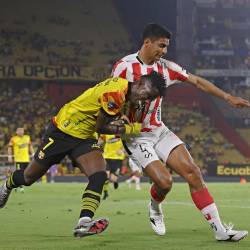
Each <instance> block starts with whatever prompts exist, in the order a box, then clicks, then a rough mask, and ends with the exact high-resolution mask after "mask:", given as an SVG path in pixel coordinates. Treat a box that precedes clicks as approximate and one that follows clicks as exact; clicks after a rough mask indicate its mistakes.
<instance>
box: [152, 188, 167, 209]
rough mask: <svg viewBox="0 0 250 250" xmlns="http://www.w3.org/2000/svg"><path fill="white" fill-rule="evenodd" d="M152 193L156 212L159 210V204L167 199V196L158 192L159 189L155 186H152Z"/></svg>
mask: <svg viewBox="0 0 250 250" xmlns="http://www.w3.org/2000/svg"><path fill="white" fill-rule="evenodd" d="M150 193H151V206H152V207H153V209H154V210H156V211H157V210H159V204H160V203H161V202H162V201H163V200H164V199H165V197H166V195H165V194H164V195H163V194H160V192H158V191H157V187H156V185H155V184H153V185H152V186H151V189H150Z"/></svg>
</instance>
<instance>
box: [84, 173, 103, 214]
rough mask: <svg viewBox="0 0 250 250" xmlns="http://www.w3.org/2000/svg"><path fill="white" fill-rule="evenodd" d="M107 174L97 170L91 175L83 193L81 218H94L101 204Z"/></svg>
mask: <svg viewBox="0 0 250 250" xmlns="http://www.w3.org/2000/svg"><path fill="white" fill-rule="evenodd" d="M106 180H107V174H106V172H104V171H100V172H97V173H95V174H93V175H91V176H90V177H89V183H88V185H87V187H86V189H85V191H84V193H83V195H82V209H81V212H80V218H82V217H90V218H92V217H93V216H94V214H95V211H96V210H97V208H98V207H99V205H100V199H101V194H102V190H103V186H104V183H105V181H106Z"/></svg>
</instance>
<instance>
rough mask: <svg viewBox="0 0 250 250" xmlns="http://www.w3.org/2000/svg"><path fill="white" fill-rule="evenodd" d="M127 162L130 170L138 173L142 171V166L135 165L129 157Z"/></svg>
mask: <svg viewBox="0 0 250 250" xmlns="http://www.w3.org/2000/svg"><path fill="white" fill-rule="evenodd" d="M128 164H129V167H130V169H131V171H132V172H139V173H141V172H142V168H140V167H139V166H138V165H136V164H135V162H134V161H133V160H132V159H131V158H129V159H128Z"/></svg>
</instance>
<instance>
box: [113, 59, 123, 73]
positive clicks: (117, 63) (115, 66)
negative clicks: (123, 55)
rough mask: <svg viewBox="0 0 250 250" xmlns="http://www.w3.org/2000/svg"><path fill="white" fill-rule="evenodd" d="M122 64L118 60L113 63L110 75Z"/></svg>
mask: <svg viewBox="0 0 250 250" xmlns="http://www.w3.org/2000/svg"><path fill="white" fill-rule="evenodd" d="M122 62H123V61H122V60H119V61H117V62H116V63H115V65H114V66H113V68H112V73H113V72H114V71H115V70H116V68H117V66H118V65H119V64H120V63H122Z"/></svg>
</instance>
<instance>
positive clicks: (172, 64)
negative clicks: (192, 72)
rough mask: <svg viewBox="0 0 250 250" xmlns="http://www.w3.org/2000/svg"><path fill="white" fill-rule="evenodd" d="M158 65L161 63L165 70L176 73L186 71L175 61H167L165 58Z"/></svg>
mask: <svg viewBox="0 0 250 250" xmlns="http://www.w3.org/2000/svg"><path fill="white" fill-rule="evenodd" d="M158 63H160V64H161V66H162V67H163V68H165V69H170V70H174V71H184V70H185V69H184V68H183V67H182V66H180V65H179V64H177V63H176V62H173V61H170V60H167V59H164V58H160V60H159V61H158Z"/></svg>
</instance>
